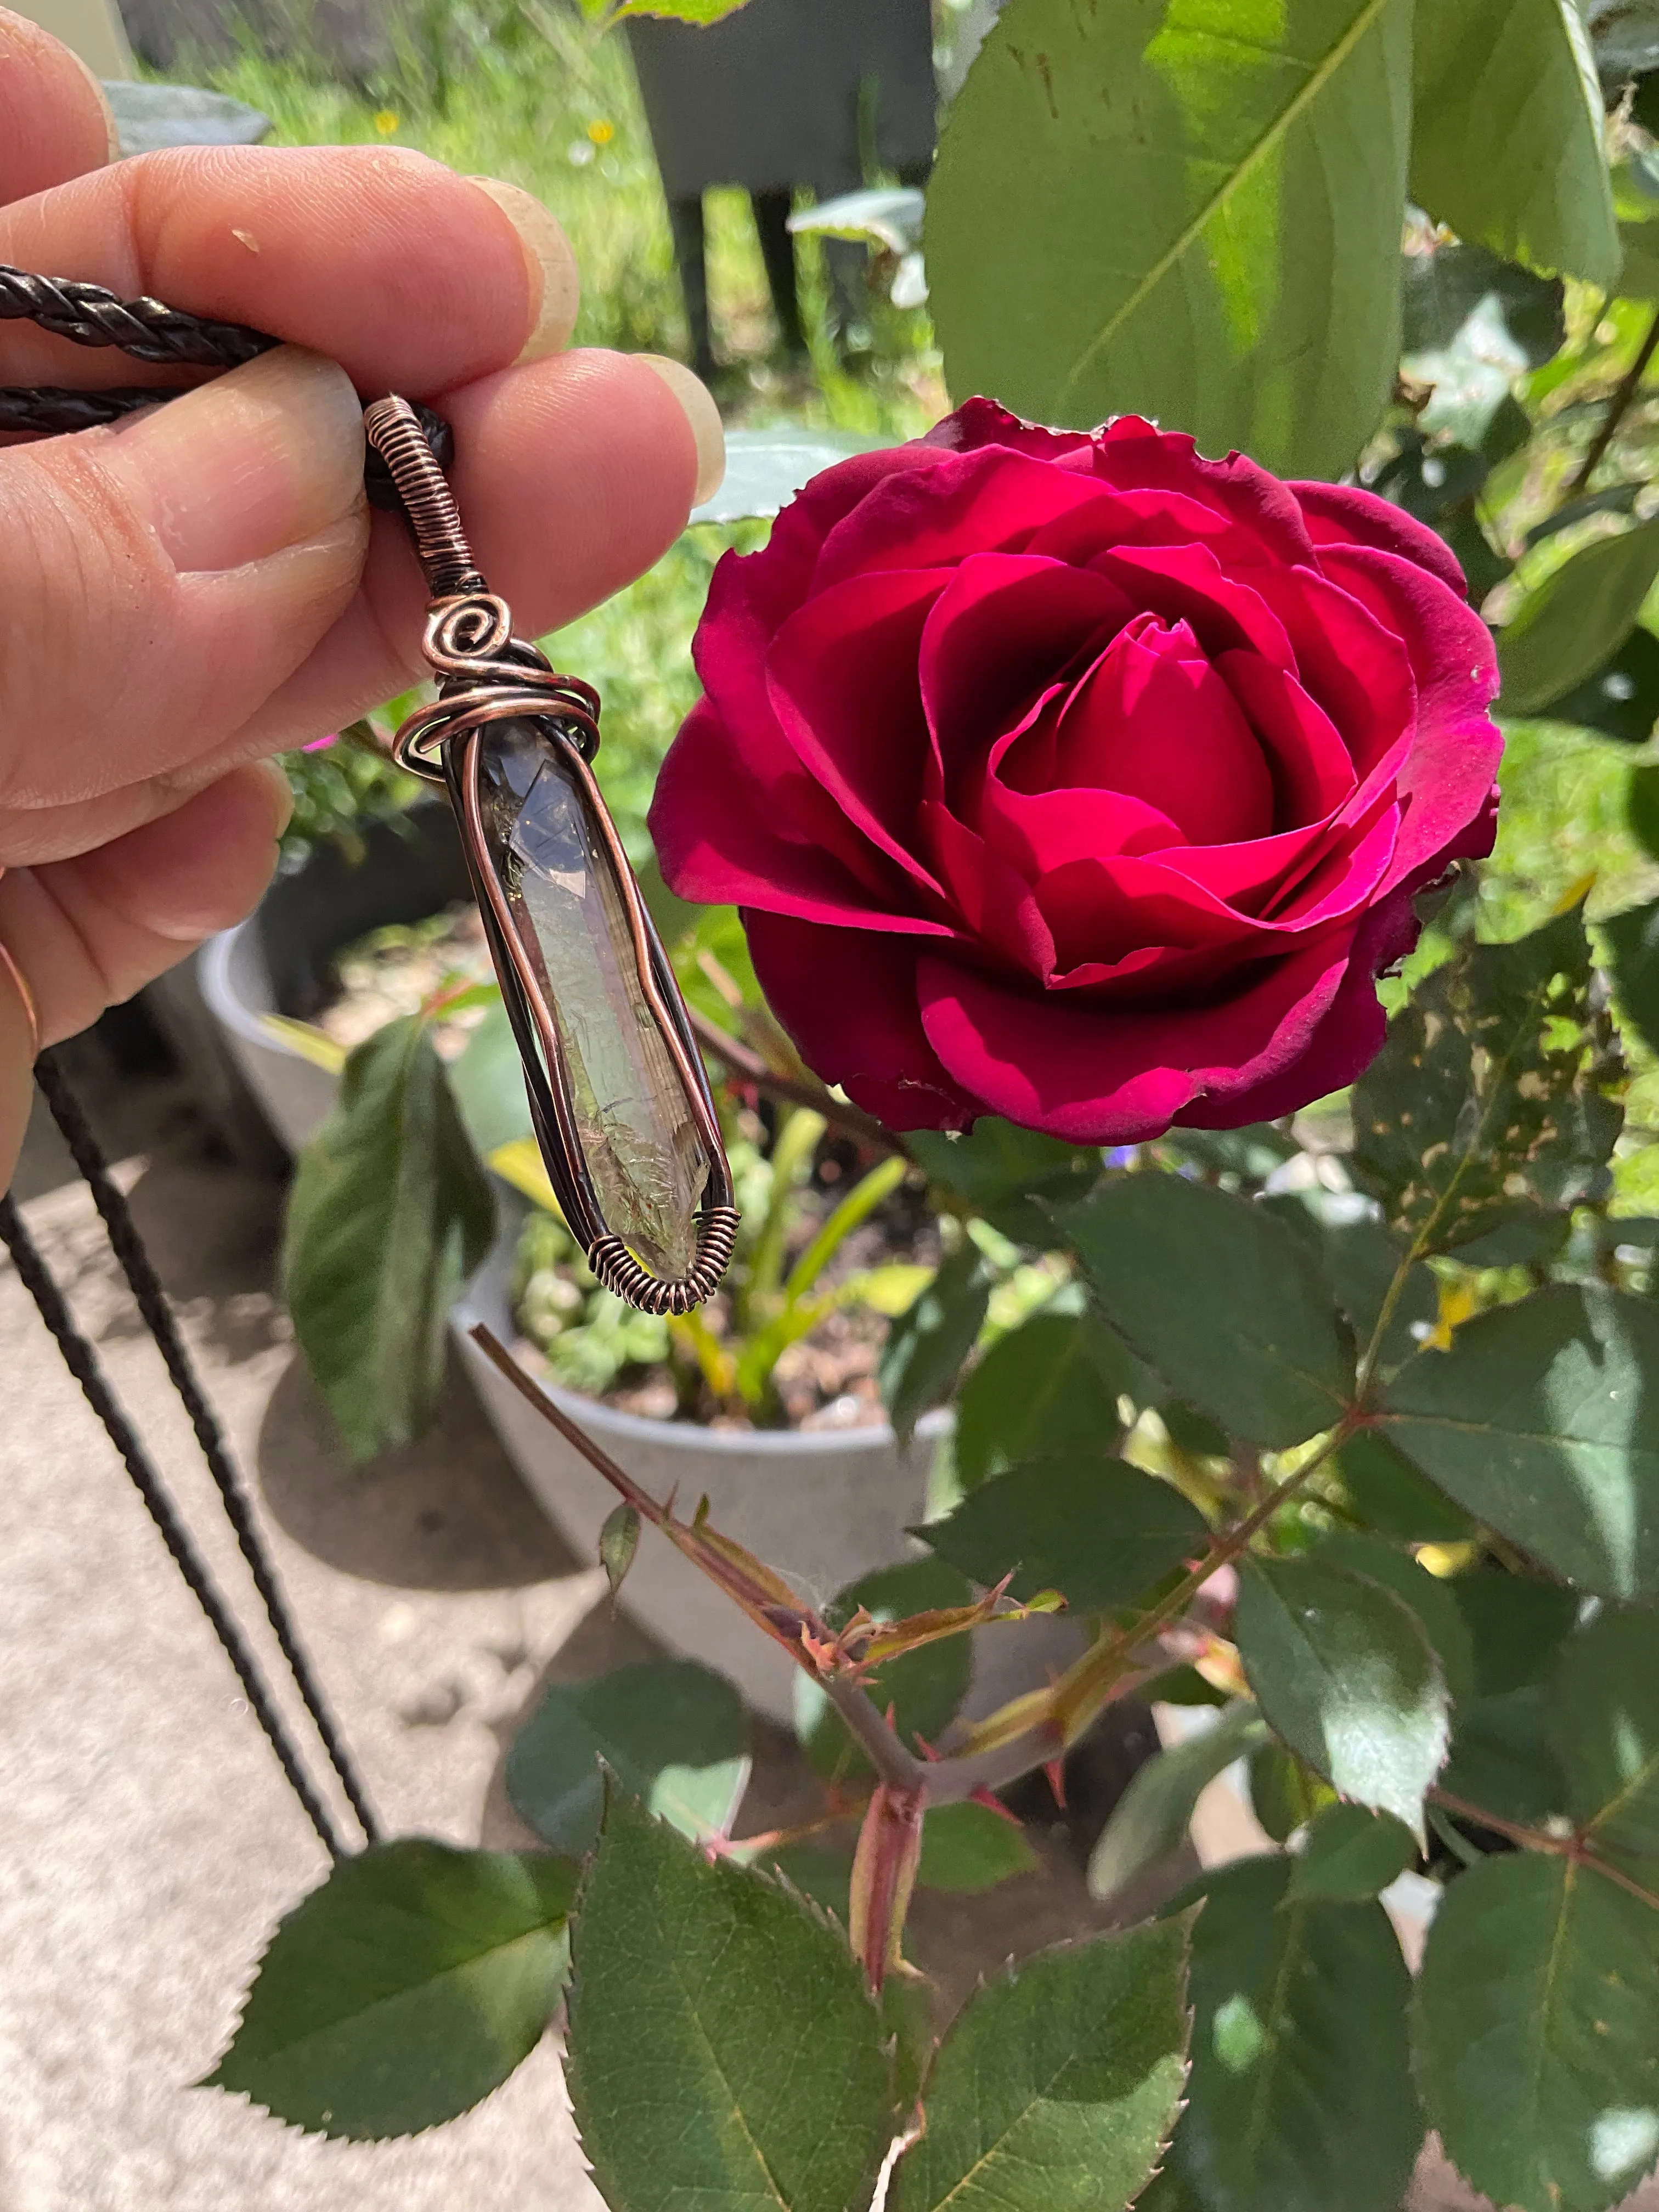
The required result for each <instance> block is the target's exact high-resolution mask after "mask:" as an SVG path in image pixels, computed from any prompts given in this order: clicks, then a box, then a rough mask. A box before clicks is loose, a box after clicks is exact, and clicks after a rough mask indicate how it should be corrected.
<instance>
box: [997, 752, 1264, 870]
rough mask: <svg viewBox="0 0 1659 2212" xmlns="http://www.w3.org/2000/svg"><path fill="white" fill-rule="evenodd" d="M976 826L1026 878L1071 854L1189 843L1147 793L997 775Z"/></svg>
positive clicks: (1101, 854)
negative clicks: (1032, 783)
mask: <svg viewBox="0 0 1659 2212" xmlns="http://www.w3.org/2000/svg"><path fill="white" fill-rule="evenodd" d="M974 826H975V828H976V829H978V830H979V832H980V834H981V836H982V837H983V838H984V839H985V841H986V842H987V844H989V845H992V846H994V847H995V848H996V850H997V851H998V852H1000V853H1001V854H1005V855H1006V858H1007V859H1008V860H1011V861H1012V863H1013V865H1014V866H1015V867H1017V868H1018V870H1019V872H1020V873H1021V874H1022V875H1023V876H1024V878H1025V879H1026V881H1027V882H1028V883H1035V882H1036V880H1037V878H1039V877H1040V876H1042V875H1043V874H1045V873H1046V872H1048V870H1050V869H1052V868H1059V867H1063V866H1065V865H1066V861H1068V860H1101V859H1103V858H1105V857H1106V856H1108V855H1109V854H1115V853H1154V852H1158V851H1160V850H1162V849H1164V848H1166V847H1169V846H1182V849H1183V851H1184V849H1185V848H1184V846H1183V841H1182V835H1181V832H1180V830H1179V829H1177V828H1176V825H1175V823H1173V822H1171V821H1170V817H1169V816H1168V815H1167V814H1160V813H1159V812H1158V809H1157V807H1155V806H1149V805H1147V804H1146V800H1145V799H1128V798H1126V797H1125V796H1124V794H1123V793H1121V792H1118V791H1035V792H1024V791H1011V790H1010V789H1009V787H1008V786H1007V785H1006V783H1004V782H1003V781H1002V780H1001V779H1000V777H998V776H988V777H987V779H986V781H985V785H984V789H983V792H982V793H981V799H980V803H979V806H978V809H977V811H976V812H975V820H974ZM1251 849H1252V850H1254V849H1255V848H1251Z"/></svg>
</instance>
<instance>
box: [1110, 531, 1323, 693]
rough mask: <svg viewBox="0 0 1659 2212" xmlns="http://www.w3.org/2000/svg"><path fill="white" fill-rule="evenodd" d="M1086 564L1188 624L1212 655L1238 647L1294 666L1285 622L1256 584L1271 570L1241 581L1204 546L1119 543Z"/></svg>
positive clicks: (1146, 604)
mask: <svg viewBox="0 0 1659 2212" xmlns="http://www.w3.org/2000/svg"><path fill="white" fill-rule="evenodd" d="M1089 565H1090V567H1091V568H1092V569H1093V570H1094V571H1095V572H1096V573H1097V574H1099V575H1103V576H1109V577H1110V579H1111V580H1112V581H1113V582H1114V583H1115V585H1117V586H1118V587H1119V589H1120V590H1121V591H1122V592H1125V593H1126V594H1127V597H1128V598H1129V599H1132V600H1133V602H1134V604H1135V605H1137V606H1138V607H1141V608H1144V609H1146V611H1147V612H1149V613H1151V614H1155V615H1157V616H1158V618H1159V619H1160V620H1161V621H1162V622H1164V623H1170V624H1172V625H1173V624H1174V623H1178V622H1186V623H1189V624H1190V625H1191V627H1192V629H1193V631H1194V635H1196V637H1197V639H1198V641H1199V643H1200V646H1201V647H1203V649H1204V651H1205V652H1206V653H1208V654H1209V655H1210V657H1211V658H1212V659H1214V657H1215V656H1216V655H1217V654H1218V653H1228V652H1231V651H1234V650H1236V649H1237V648H1238V647H1244V648H1245V649H1247V650H1249V651H1252V652H1255V653H1260V654H1261V656H1262V658H1263V659H1266V660H1271V661H1275V662H1277V664H1278V665H1279V667H1281V668H1286V669H1291V670H1294V668H1295V666H1296V658H1295V654H1294V653H1293V651H1292V649H1291V641H1290V638H1289V635H1287V633H1286V631H1285V626H1284V624H1283V623H1281V622H1280V621H1279V617H1278V616H1277V614H1276V613H1275V612H1274V611H1273V608H1272V607H1271V606H1270V605H1267V602H1266V601H1265V600H1264V599H1263V598H1262V597H1261V593H1260V592H1258V591H1257V589H1256V588H1255V587H1256V585H1257V584H1258V582H1260V581H1261V580H1262V579H1264V578H1271V577H1272V576H1273V574H1274V573H1275V572H1274V571H1273V570H1272V569H1270V568H1252V569H1250V570H1249V571H1248V572H1247V578H1246V580H1239V579H1238V578H1237V577H1233V576H1230V575H1228V574H1226V573H1225V571H1224V570H1223V568H1222V566H1221V563H1220V562H1218V560H1217V559H1216V557H1215V555H1214V554H1213V553H1212V552H1211V551H1210V550H1209V548H1208V547H1207V546H1205V545H1125V546H1119V547H1116V548H1115V549H1114V550H1111V551H1110V552H1106V553H1100V554H1097V556H1095V558H1094V560H1093V561H1091V562H1090V564H1089Z"/></svg>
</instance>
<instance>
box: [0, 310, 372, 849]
mask: <svg viewBox="0 0 1659 2212" xmlns="http://www.w3.org/2000/svg"><path fill="white" fill-rule="evenodd" d="M362 468H363V431H362V410H361V403H360V402H359V400H358V398H357V396H356V392H354V391H353V389H352V386H351V383H350V380H349V378H348V377H347V376H346V374H345V373H344V372H343V370H342V369H340V368H337V367H336V366H335V365H334V363H332V362H327V361H325V360H323V359H322V358H321V357H320V356H317V355H315V354H310V353H306V352H303V351H301V349H298V348H296V347H291V346H284V347H279V348H278V349H276V350H275V351H274V352H271V353H268V354H264V355H262V356H260V357H259V358H258V360H256V361H252V362H248V363H247V364H246V366H245V367H244V368H239V369H236V370H234V371H233V372H232V373H231V374H229V375H228V376H223V377H220V378H218V379H216V380H215V381H214V382H212V383H210V384H206V385H204V386H201V387H200V388H199V389H197V390H196V391H194V392H188V393H185V395H183V396H182V397H180V398H177V399H173V400H171V401H169V402H168V403H167V404H166V405H164V406H158V407H157V408H155V409H154V410H151V411H149V412H148V413H146V414H143V415H141V416H137V417H134V418H131V419H130V420H129V421H127V422H122V423H119V424H117V425H116V426H114V427H113V428H110V429H107V430H94V431H85V432H82V433H79V434H78V435H76V436H74V437H72V438H58V439H54V440H51V441H48V442H46V444H44V445H40V446H26V447H13V448H10V449H9V450H7V451H4V452H0V866H11V865H15V864H18V863H35V862H40V861H44V860H56V859H59V858H62V857H64V856H65V855H66V854H71V853H75V852H82V851H85V850H87V849H88V848H89V847H91V846H93V845H95V844H99V843H101V842H104V841H106V839H108V838H110V837H112V836H119V835H120V834H122V833H123V832H124V831H125V830H126V829H131V827H133V826H134V825H135V824H136V823H140V822H143V821H147V820H149V819H150V818H151V817H153V816H155V815H156V814H159V813H162V812H165V811H167V810H169V809H170V808H172V807H173V806H176V805H178V804H179V799H180V797H181V796H182V795H183V794H184V793H185V792H187V791H191V790H193V789H196V788H197V787H200V786H201V785H203V784H204V783H206V782H208V781H210V780H211V779H212V778H213V777H214V776H215V775H217V774H218V773H219V772H221V770H222V769H223V768H224V767H225V766H228V764H229V763H228V760H227V759H225V758H224V757H222V749H223V748H224V747H225V745H226V744H227V741H228V738H229V736H230V733H231V732H234V731H236V730H237V729H239V728H240V726H242V725H243V724H244V723H246V721H247V720H249V719H250V718H251V717H252V714H254V713H255V712H256V710H257V709H258V707H259V706H260V705H261V704H262V703H263V702H264V700H265V699H266V698H267V697H268V696H270V693H271V691H272V690H275V689H276V686H277V685H278V684H281V683H282V682H283V680H284V679H285V678H287V677H288V676H289V675H291V674H292V672H293V671H294V670H295V668H296V667H298V666H299V665H300V664H301V661H303V660H304V659H306V658H307V655H308V654H309V653H311V651H312V650H313V647H315V645H316V644H317V642H318V641H319V639H320V638H321V637H322V635H323V634H324V633H325V631H326V630H327V629H329V627H330V626H331V624H332V623H334V622H335V621H336V620H337V618H338V617H339V616H340V615H341V614H342V613H343V611H344V609H345V607H346V606H347V605H348V604H349V601H350V599H351V597H352V594H353V592H354V591H355V590H356V584H357V580H358V576H359V574H360V572H361V569H362V561H363V556H364V553H365V550H366V549H367V545H368V511H367V508H366V507H365V504H364V501H363V489H362Z"/></svg>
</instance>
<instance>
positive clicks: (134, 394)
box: [0, 261, 455, 513]
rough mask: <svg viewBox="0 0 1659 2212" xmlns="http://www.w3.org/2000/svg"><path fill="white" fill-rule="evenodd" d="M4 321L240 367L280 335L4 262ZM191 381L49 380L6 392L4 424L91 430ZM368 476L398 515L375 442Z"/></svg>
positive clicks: (438, 432) (140, 352) (47, 431)
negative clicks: (98, 387) (83, 384)
mask: <svg viewBox="0 0 1659 2212" xmlns="http://www.w3.org/2000/svg"><path fill="white" fill-rule="evenodd" d="M0 322H27V323H33V324H34V325H36V327H37V328H38V329H40V330H43V331H50V332H51V334H52V336H53V337H60V338H68V339H70V340H71V341H72V343H75V344H76V345H82V346H114V347H116V348H118V349H119V351H121V352H122V353H125V354H131V356H132V358H133V359H134V360H135V361H147V362H155V364H157V366H160V367H166V368H240V367H241V365H242V363H243V362H245V361H252V360H253V358H254V357H255V356H256V355H258V354H262V353H269V352H270V349H271V348H272V347H273V346H275V345H279V344H280V343H282V341H281V340H280V339H279V338H273V337H268V336H267V335H266V333H265V332H264V331H251V330H248V329H246V328H245V327H244V326H243V325H241V324H240V323H217V322H213V321H211V320H210V319H208V318H206V317H204V316H201V315H187V314H185V313H183V312H182V311H181V310H180V309H179V308H177V307H167V306H166V305H164V303H163V302H162V301H160V300H149V299H141V300H122V299H120V298H118V296H117V295H116V294H114V293H113V292H111V291H106V289H105V288H104V286H103V285H101V284H88V283H83V282H82V280H81V279H80V278H79V277H72V276H34V275H33V274H32V273H31V272H30V271H29V270H27V269H14V268H12V267H11V266H10V264H9V263H7V262H3V261H0ZM191 388H192V387H191V386H166V385H156V386H150V387H149V388H148V389H144V388H132V387H126V386H124V387H121V388H119V389H117V390H113V391H108V392H95V391H94V392H82V391H78V390H75V391H71V390H66V389H64V387H62V386H56V385H40V386H34V387H33V388H31V389H27V390H20V391H7V390H0V431H3V430H23V431H33V432H36V433H38V434H40V435H45V436H55V435H59V434H61V433H62V432H64V431H66V430H90V429H94V428H101V427H102V426H103V425H104V424H106V423H109V422H118V421H119V419H120V417H121V416H124V415H131V413H132V411H133V410H134V409H135V408H138V407H153V406H155V404H156V403H157V402H158V401H160V400H163V399H173V398H177V397H178V395H179V391H181V390H182V391H188V390H190V389H191ZM410 404H411V405H413V406H414V408H415V412H416V415H417V416H419V417H420V422H421V428H422V430H424V431H425V433H426V440H427V443H428V445H429V446H430V447H431V448H432V451H433V453H434V456H435V459H437V461H438V463H439V465H440V466H441V467H443V468H446V469H447V467H448V466H449V465H450V463H451V462H452V460H453V459H454V450H455V441H454V434H453V431H452V430H451V429H450V427H449V425H448V423H447V422H445V421H444V419H443V417H442V416H441V415H435V414H434V413H433V411H432V410H431V409H430V408H429V407H422V406H421V405H420V404H418V402H413V401H412V402H411V403H410ZM363 483H364V488H365V489H366V490H367V491H368V496H369V500H370V501H371V503H372V504H373V505H374V506H375V507H386V508H388V509H390V510H391V511H392V513H397V512H398V510H399V507H400V505H401V502H400V501H399V500H398V493H397V488H396V486H395V485H394V484H393V483H392V472H391V471H390V470H389V469H388V468H387V467H386V463H385V461H384V460H383V459H381V458H380V454H379V453H376V452H375V450H374V447H372V446H371V447H368V452H367V453H366V454H365V457H364V461H363Z"/></svg>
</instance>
